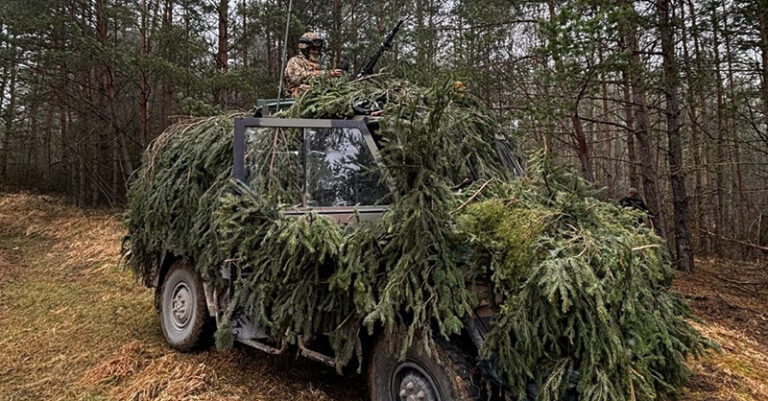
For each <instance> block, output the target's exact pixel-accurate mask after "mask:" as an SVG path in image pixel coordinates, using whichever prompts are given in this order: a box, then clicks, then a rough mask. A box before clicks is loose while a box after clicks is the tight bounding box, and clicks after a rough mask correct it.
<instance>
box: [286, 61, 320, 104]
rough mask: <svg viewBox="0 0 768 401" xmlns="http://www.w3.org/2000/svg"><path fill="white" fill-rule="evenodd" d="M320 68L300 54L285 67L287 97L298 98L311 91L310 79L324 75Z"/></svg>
mask: <svg viewBox="0 0 768 401" xmlns="http://www.w3.org/2000/svg"><path fill="white" fill-rule="evenodd" d="M324 73H325V71H324V70H322V69H320V66H319V65H318V64H317V63H315V62H314V61H311V60H310V59H309V58H308V57H307V56H305V55H303V54H301V53H299V54H297V55H295V56H293V57H292V58H291V59H290V60H288V64H286V66H285V91H286V95H287V96H291V97H298V96H299V95H301V94H302V93H304V92H305V91H306V90H307V89H309V79H310V78H312V77H314V76H317V75H320V74H324Z"/></svg>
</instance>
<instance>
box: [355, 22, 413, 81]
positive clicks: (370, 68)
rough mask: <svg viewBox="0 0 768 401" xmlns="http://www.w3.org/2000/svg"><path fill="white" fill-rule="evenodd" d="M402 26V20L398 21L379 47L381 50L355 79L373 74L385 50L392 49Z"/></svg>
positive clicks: (369, 60) (377, 51) (378, 50)
mask: <svg viewBox="0 0 768 401" xmlns="http://www.w3.org/2000/svg"><path fill="white" fill-rule="evenodd" d="M400 25H403V19H402V18H401V19H399V20H398V21H397V25H395V27H394V28H392V30H391V31H389V34H388V35H387V37H386V38H385V39H384V42H383V43H382V44H381V46H379V48H378V49H377V50H376V53H374V54H373V55H372V56H371V58H369V59H368V62H366V63H365V66H363V68H362V69H361V70H360V71H359V72H358V73H357V74H355V79H358V78H362V77H364V76H366V75H370V74H373V68H374V67H376V63H377V62H379V59H380V58H381V55H382V54H384V51H385V50H387V49H391V48H392V40H393V39H394V38H395V35H397V31H398V30H400Z"/></svg>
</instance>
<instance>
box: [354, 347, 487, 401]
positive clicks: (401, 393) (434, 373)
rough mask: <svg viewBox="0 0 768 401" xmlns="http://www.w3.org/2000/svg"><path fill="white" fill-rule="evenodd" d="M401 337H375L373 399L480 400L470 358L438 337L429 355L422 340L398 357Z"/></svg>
mask: <svg viewBox="0 0 768 401" xmlns="http://www.w3.org/2000/svg"><path fill="white" fill-rule="evenodd" d="M401 341H402V337H400V336H397V335H390V336H384V337H383V338H381V339H379V340H378V341H376V343H375V344H374V346H373V350H372V352H371V358H370V360H369V365H368V388H369V392H370V398H371V401H454V400H455V401H479V400H482V399H483V397H482V396H481V394H480V391H479V390H478V386H477V385H476V383H474V380H473V379H474V377H473V371H474V368H473V364H472V362H471V358H469V357H468V356H467V355H465V354H464V353H462V352H461V351H460V350H459V349H457V348H455V347H453V346H452V345H450V344H448V343H447V342H442V341H437V342H436V344H435V352H433V353H432V355H431V356H428V355H427V353H426V350H424V347H423V344H422V343H415V344H413V345H412V346H411V348H410V349H408V352H407V353H406V357H405V359H404V360H402V361H399V360H398V358H397V357H398V350H399V345H400V343H401Z"/></svg>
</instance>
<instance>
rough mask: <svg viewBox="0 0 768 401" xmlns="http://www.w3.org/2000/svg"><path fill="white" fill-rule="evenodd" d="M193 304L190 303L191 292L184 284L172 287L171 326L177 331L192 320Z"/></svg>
mask: <svg viewBox="0 0 768 401" xmlns="http://www.w3.org/2000/svg"><path fill="white" fill-rule="evenodd" d="M193 310H194V303H193V302H192V291H191V290H190V289H189V286H188V285H187V283H185V282H183V281H182V282H180V283H178V284H176V286H175V287H173V291H172V292H171V313H170V315H171V316H170V318H171V324H173V327H175V328H176V329H177V330H183V329H185V328H186V327H187V326H188V325H189V322H190V321H191V320H192V319H191V317H192V312H193Z"/></svg>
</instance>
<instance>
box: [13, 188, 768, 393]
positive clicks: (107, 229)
mask: <svg viewBox="0 0 768 401" xmlns="http://www.w3.org/2000/svg"><path fill="white" fill-rule="evenodd" d="M123 235H124V231H123V230H122V227H121V225H120V223H119V215H118V213H117V212H115V213H110V212H105V211H85V210H81V209H77V208H74V207H71V206H67V205H65V204H64V203H63V202H61V201H60V200H59V199H57V198H55V197H50V196H38V195H29V194H0V400H13V401H22V400H41V399H42V400H93V401H96V400H136V401H138V400H169V401H170V400H174V401H181V400H300V401H301V400H350V401H356V400H365V399H366V393H367V391H366V388H365V381H364V380H363V379H362V378H360V377H341V376H338V375H337V374H336V373H335V372H334V371H333V370H331V369H327V368H325V367H323V366H321V365H319V364H316V363H313V362H311V361H307V360H304V359H300V358H299V359H297V358H296V357H295V356H294V355H283V356H279V357H274V356H269V355H265V354H262V353H260V352H259V351H255V350H251V349H248V348H244V347H237V348H235V349H233V350H230V351H226V352H219V351H216V350H213V349H212V350H208V351H203V352H198V353H192V354H180V353H177V352H174V351H173V350H171V349H170V348H168V347H167V346H166V345H165V343H164V341H163V337H162V334H161V333H160V328H159V323H158V319H157V315H156V313H155V311H154V309H153V308H152V301H151V298H152V292H151V290H149V289H146V288H144V287H142V286H141V285H138V284H137V283H136V281H135V280H134V279H133V277H131V274H130V273H129V272H127V271H124V270H123V269H122V268H121V267H118V266H117V260H118V259H117V254H118V251H119V247H120V239H121V237H122V236H123ZM675 290H676V291H679V292H681V293H682V294H683V295H684V296H685V297H686V298H688V299H689V301H690V302H691V304H692V306H693V308H694V310H695V311H696V312H697V314H698V315H699V316H700V317H701V321H700V322H698V323H695V324H696V325H697V327H698V328H699V329H700V330H701V331H703V332H704V333H705V334H706V335H707V336H709V337H710V338H711V339H713V340H714V341H716V342H717V343H719V344H720V348H721V351H720V352H715V353H712V354H711V355H709V356H706V357H704V358H702V359H700V360H697V361H691V364H690V365H691V369H692V371H693V374H692V376H691V380H690V382H689V384H688V386H687V387H686V388H684V389H682V390H681V394H680V396H681V397H680V398H681V399H683V400H700V401H731V400H733V401H741V400H760V401H768V323H767V322H766V320H767V319H768V267H767V266H766V263H762V264H754V263H752V264H746V263H736V262H725V261H718V260H698V270H697V272H696V273H693V274H681V275H680V276H679V277H678V279H677V281H676V283H675Z"/></svg>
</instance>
